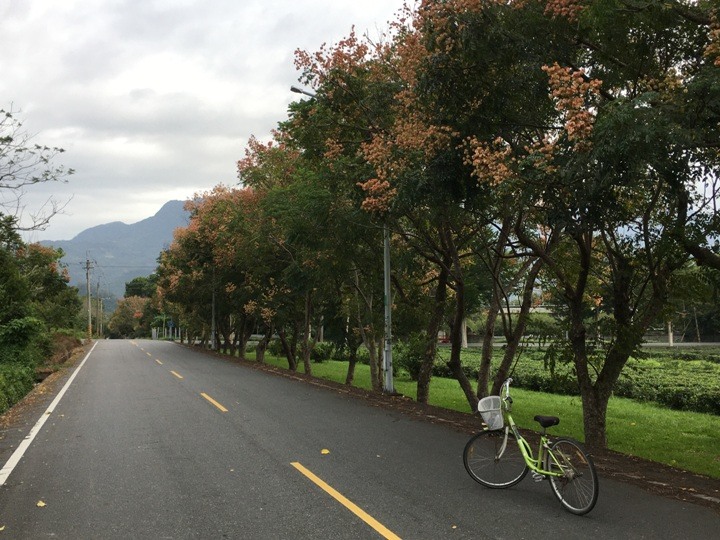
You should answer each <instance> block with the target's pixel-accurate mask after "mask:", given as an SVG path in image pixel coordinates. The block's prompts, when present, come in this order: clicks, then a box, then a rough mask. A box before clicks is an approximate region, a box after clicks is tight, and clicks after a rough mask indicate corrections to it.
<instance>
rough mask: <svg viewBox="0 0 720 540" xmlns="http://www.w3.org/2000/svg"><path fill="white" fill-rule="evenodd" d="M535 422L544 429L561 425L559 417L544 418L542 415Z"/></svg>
mask: <svg viewBox="0 0 720 540" xmlns="http://www.w3.org/2000/svg"><path fill="white" fill-rule="evenodd" d="M535 421H536V422H537V423H538V424H540V425H541V426H542V427H544V428H549V427H550V426H557V425H558V424H559V423H560V419H559V418H558V417H557V416H542V415H540V414H538V415H537V416H536V417H535Z"/></svg>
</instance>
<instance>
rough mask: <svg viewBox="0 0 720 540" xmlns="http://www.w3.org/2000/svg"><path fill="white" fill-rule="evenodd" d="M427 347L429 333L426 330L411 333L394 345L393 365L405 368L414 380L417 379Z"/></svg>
mask: <svg viewBox="0 0 720 540" xmlns="http://www.w3.org/2000/svg"><path fill="white" fill-rule="evenodd" d="M426 349H427V335H426V334H425V333H424V332H417V333H414V334H411V335H410V336H409V337H408V338H407V339H405V340H403V341H399V342H397V343H396V344H395V346H394V347H393V365H395V366H397V367H398V368H400V369H404V370H405V371H406V372H407V373H408V375H410V378H411V379H412V380H413V381H417V380H418V375H419V374H420V367H421V366H422V362H423V359H424V358H425V350H426Z"/></svg>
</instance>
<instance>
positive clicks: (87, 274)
mask: <svg viewBox="0 0 720 540" xmlns="http://www.w3.org/2000/svg"><path fill="white" fill-rule="evenodd" d="M85 287H86V292H87V303H88V304H87V308H88V325H87V334H88V339H92V302H91V298H90V259H86V260H85Z"/></svg>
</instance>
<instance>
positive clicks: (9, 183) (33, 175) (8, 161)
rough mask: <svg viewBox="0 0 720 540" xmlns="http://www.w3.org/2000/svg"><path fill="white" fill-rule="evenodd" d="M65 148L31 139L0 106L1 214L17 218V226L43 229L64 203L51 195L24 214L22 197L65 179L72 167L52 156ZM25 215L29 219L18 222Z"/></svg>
mask: <svg viewBox="0 0 720 540" xmlns="http://www.w3.org/2000/svg"><path fill="white" fill-rule="evenodd" d="M63 152H64V150H63V149H62V148H57V147H48V146H44V145H40V144H37V143H34V142H33V136H32V135H31V134H30V133H28V132H27V131H26V130H25V128H24V127H23V124H22V122H21V121H20V120H18V119H17V116H16V113H15V112H14V111H13V110H12V109H11V110H5V109H0V210H2V212H0V214H2V213H5V214H8V215H11V216H14V217H15V218H16V220H17V221H16V227H18V228H19V229H20V230H43V229H45V227H47V225H48V223H49V222H50V219H51V218H52V217H53V216H54V215H56V214H57V213H58V212H60V211H62V209H63V208H64V206H65V205H64V204H62V203H59V202H58V201H57V200H55V199H53V198H52V197H51V198H49V199H48V200H47V201H46V202H45V204H44V205H43V206H42V207H41V208H39V209H35V210H33V211H31V212H30V213H29V215H27V214H26V210H27V208H26V205H25V204H24V203H23V197H24V195H25V194H26V190H27V189H28V188H29V187H32V186H34V185H37V184H42V183H46V182H67V178H68V176H70V175H72V174H73V173H74V172H75V171H74V170H73V169H67V168H65V167H64V166H62V165H55V164H54V160H55V158H56V157H57V156H59V155H60V154H62V153H63ZM23 218H28V219H29V222H21V220H22V219H23Z"/></svg>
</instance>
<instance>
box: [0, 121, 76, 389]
mask: <svg viewBox="0 0 720 540" xmlns="http://www.w3.org/2000/svg"><path fill="white" fill-rule="evenodd" d="M60 153H62V149H59V148H49V147H46V146H42V145H38V144H36V143H34V142H32V136H31V135H30V134H28V132H27V131H26V130H25V129H24V128H23V126H22V122H20V120H18V118H17V116H16V113H15V112H14V111H12V110H8V111H6V110H0V365H1V366H5V368H8V366H10V368H12V367H13V366H15V367H18V368H25V367H30V368H34V367H35V366H36V365H37V364H38V363H40V362H42V361H43V360H46V359H47V358H48V357H49V356H50V355H51V353H52V352H53V345H54V342H53V334H54V333H55V332H57V331H58V330H67V331H68V332H69V333H70V334H72V333H73V332H74V330H75V329H76V328H82V324H83V323H82V318H81V300H80V298H79V296H78V290H77V289H76V288H74V287H69V286H68V281H69V276H68V274H67V271H66V270H65V268H64V267H63V265H62V264H61V262H60V260H61V258H62V256H63V253H62V251H61V250H54V249H52V248H48V247H44V246H41V245H40V244H27V243H26V242H24V241H23V240H22V238H21V236H20V232H21V231H23V230H25V231H27V230H37V229H42V228H44V227H45V226H47V224H48V222H49V220H50V218H51V217H52V216H53V215H55V214H56V213H57V212H58V211H59V210H60V209H61V207H62V205H61V204H58V203H56V202H53V200H52V199H51V200H50V201H48V203H47V204H46V205H45V206H44V208H41V209H36V211H34V212H33V211H30V210H28V209H27V208H26V207H25V205H24V204H23V196H24V195H25V190H26V189H28V188H30V187H32V186H33V185H36V184H39V183H44V182H63V181H65V180H66V178H67V175H68V174H72V170H70V169H65V168H64V167H62V166H57V165H54V163H53V161H54V158H55V157H56V156H57V155H58V154H60ZM21 220H22V223H21ZM0 390H2V388H0Z"/></svg>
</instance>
